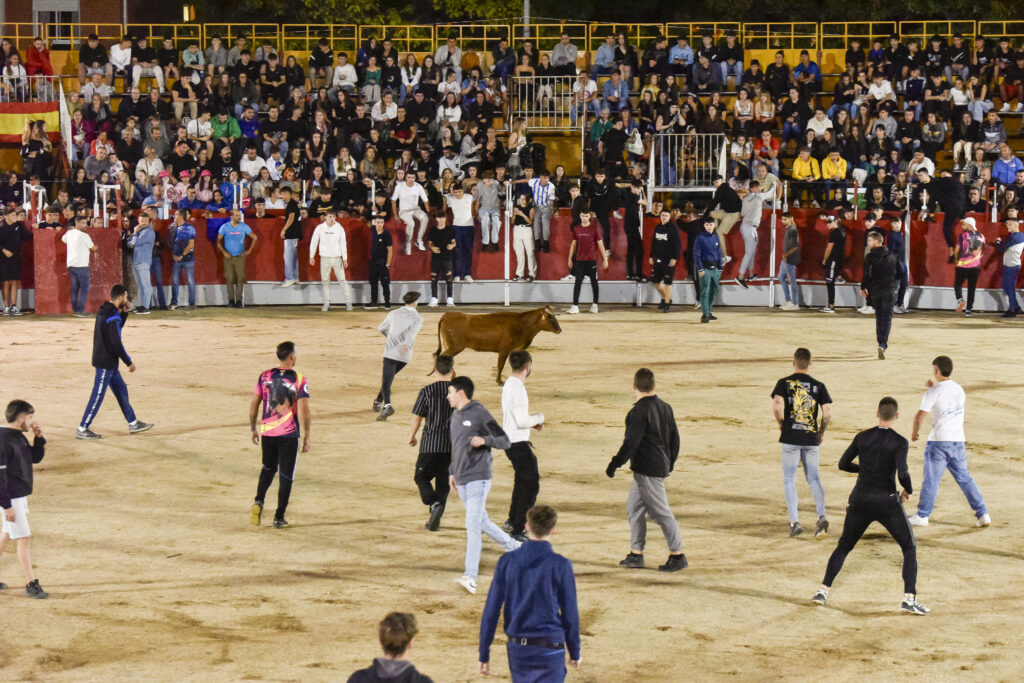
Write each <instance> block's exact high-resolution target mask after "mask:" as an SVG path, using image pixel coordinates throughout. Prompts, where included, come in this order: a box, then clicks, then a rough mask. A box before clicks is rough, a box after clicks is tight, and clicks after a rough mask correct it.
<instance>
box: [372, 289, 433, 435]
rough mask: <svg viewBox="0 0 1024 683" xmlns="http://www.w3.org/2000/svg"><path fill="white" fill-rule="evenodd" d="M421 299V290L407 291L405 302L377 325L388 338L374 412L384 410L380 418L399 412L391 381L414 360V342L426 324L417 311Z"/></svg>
mask: <svg viewBox="0 0 1024 683" xmlns="http://www.w3.org/2000/svg"><path fill="white" fill-rule="evenodd" d="M419 300H420V293H419V292H406V294H405V296H403V297H402V302H403V303H404V304H405V305H404V306H402V307H401V308H399V309H397V310H394V311H391V312H390V313H388V317H386V318H384V322H382V323H381V324H380V325H378V326H377V331H378V332H380V333H381V334H383V335H384V336H385V337H386V338H387V342H386V343H385V346H384V371H383V373H382V377H381V381H380V392H379V393H378V394H377V398H375V399H374V400H373V410H374V412H377V411H380V413H379V414H378V415H377V421H378V422H383V421H384V420H386V419H388V418H389V417H391V416H392V415H394V414H395V409H394V408H392V407H391V383H392V382H393V381H394V379H395V375H397V374H398V372H399V371H400V370H401V369H402V368H404V367H405V366H406V365H408V363H409V361H411V360H412V343H413V342H414V341H415V340H416V335H417V334H419V333H420V328H421V327H423V316H421V315H420V314H419V313H417V312H416V306H417V304H418V303H419Z"/></svg>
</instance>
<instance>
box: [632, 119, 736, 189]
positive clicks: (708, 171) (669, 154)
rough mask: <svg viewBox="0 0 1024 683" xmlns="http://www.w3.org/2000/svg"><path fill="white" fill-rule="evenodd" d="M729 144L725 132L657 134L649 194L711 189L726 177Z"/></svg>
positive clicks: (651, 154) (652, 157)
mask: <svg viewBox="0 0 1024 683" xmlns="http://www.w3.org/2000/svg"><path fill="white" fill-rule="evenodd" d="M728 144H729V143H728V141H727V140H726V139H725V135H724V134H722V133H657V134H656V135H655V136H654V139H653V140H652V142H651V153H650V155H649V156H650V162H649V163H650V168H649V169H648V171H649V173H648V179H647V182H648V189H647V192H648V194H653V193H654V192H673V191H675V192H678V191H683V190H708V189H711V188H712V187H713V186H712V181H713V180H714V178H715V176H716V175H720V176H722V177H723V178H724V177H726V172H725V171H726V161H727V159H728V150H727V145H728Z"/></svg>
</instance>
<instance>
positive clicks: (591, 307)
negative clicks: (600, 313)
mask: <svg viewBox="0 0 1024 683" xmlns="http://www.w3.org/2000/svg"><path fill="white" fill-rule="evenodd" d="M590 312H591V313H597V304H590Z"/></svg>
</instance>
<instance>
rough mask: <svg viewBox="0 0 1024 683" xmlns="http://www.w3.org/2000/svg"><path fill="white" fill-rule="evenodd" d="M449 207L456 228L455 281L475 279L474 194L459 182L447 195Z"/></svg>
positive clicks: (453, 226)
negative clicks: (467, 192)
mask: <svg viewBox="0 0 1024 683" xmlns="http://www.w3.org/2000/svg"><path fill="white" fill-rule="evenodd" d="M444 200H445V204H446V208H447V209H451V210H452V228H453V229H454V230H455V281H456V282H458V281H459V280H460V279H461V280H465V281H466V282H472V281H473V275H472V272H473V243H474V241H475V237H476V228H475V227H474V225H475V224H474V222H473V196H472V195H468V194H466V193H465V192H464V191H463V190H462V185H459V184H458V183H456V184H455V186H454V187H453V188H452V193H451V194H449V195H445V198H444Z"/></svg>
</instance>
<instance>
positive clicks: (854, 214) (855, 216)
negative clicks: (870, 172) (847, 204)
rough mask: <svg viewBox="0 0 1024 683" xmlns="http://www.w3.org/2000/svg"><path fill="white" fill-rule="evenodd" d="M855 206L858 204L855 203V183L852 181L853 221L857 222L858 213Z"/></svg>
mask: <svg viewBox="0 0 1024 683" xmlns="http://www.w3.org/2000/svg"><path fill="white" fill-rule="evenodd" d="M857 204H858V201H857V181H856V180H854V181H853V220H857V213H858V209H857Z"/></svg>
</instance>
